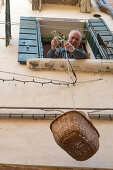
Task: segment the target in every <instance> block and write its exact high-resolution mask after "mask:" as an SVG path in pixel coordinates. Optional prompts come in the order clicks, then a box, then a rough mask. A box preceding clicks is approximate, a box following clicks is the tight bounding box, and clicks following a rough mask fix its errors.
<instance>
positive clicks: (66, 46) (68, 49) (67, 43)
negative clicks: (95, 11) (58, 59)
mask: <svg viewBox="0 0 113 170" xmlns="http://www.w3.org/2000/svg"><path fill="white" fill-rule="evenodd" d="M64 47H65V48H66V50H67V51H69V52H73V51H74V50H75V48H74V47H73V46H72V44H71V43H70V42H69V41H67V42H64Z"/></svg>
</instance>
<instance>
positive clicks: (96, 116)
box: [0, 113, 113, 120]
mask: <svg viewBox="0 0 113 170" xmlns="http://www.w3.org/2000/svg"><path fill="white" fill-rule="evenodd" d="M60 115H61V113H60V114H58V113H56V114H44V113H43V114H36V113H34V114H33V113H32V114H30V113H29V114H27V113H0V119H34V120H54V119H55V118H56V117H58V116H60ZM88 115H89V118H90V119H91V120H113V114H98V113H97V114H92V113H91V114H89V113H88Z"/></svg>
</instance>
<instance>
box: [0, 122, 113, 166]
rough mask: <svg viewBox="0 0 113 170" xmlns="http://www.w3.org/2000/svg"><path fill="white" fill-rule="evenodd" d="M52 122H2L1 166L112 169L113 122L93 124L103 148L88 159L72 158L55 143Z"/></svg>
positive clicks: (0, 129) (0, 132)
mask: <svg viewBox="0 0 113 170" xmlns="http://www.w3.org/2000/svg"><path fill="white" fill-rule="evenodd" d="M50 123H51V121H49V120H43V121H41V120H0V148H1V149H0V163H4V164H25V165H43V166H65V167H66V166H67V167H93V168H94V167H95V168H99V167H101V168H113V159H112V157H113V156H112V153H113V146H112V143H113V133H112V130H111V129H112V128H113V123H112V121H111V122H110V121H93V123H94V125H95V127H96V128H97V129H98V131H99V133H100V148H99V150H98V152H97V153H96V154H95V155H94V156H93V157H92V158H90V159H89V160H87V161H84V162H79V161H76V160H74V159H73V158H71V157H70V156H69V155H68V154H67V153H66V152H65V151H63V150H62V149H61V148H60V147H59V146H58V145H57V144H56V143H55V141H54V139H53V136H52V133H51V131H50V127H49V126H50Z"/></svg>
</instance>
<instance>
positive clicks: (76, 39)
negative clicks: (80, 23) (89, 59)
mask: <svg viewBox="0 0 113 170" xmlns="http://www.w3.org/2000/svg"><path fill="white" fill-rule="evenodd" d="M67 39H68V41H69V42H70V43H71V44H72V46H73V47H75V48H78V47H79V46H80V42H81V37H80V35H79V33H78V32H74V33H72V34H71V35H70V36H68V38H67Z"/></svg>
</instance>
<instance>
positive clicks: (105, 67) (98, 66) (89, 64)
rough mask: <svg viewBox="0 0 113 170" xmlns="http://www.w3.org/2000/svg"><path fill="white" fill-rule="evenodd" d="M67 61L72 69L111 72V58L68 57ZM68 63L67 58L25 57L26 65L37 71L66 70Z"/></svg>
mask: <svg viewBox="0 0 113 170" xmlns="http://www.w3.org/2000/svg"><path fill="white" fill-rule="evenodd" d="M69 61H70V63H71V65H72V67H73V70H74V71H80V72H95V73H100V72H107V73H113V60H103V59H102V60H101V59H80V60H79V59H78V60H77V59H69ZM68 65H69V66H70V64H69V62H68V60H67V59H51V58H32V59H27V67H28V68H29V69H31V70H37V71H39V70H56V71H67V70H68ZM70 69H71V68H70Z"/></svg>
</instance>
